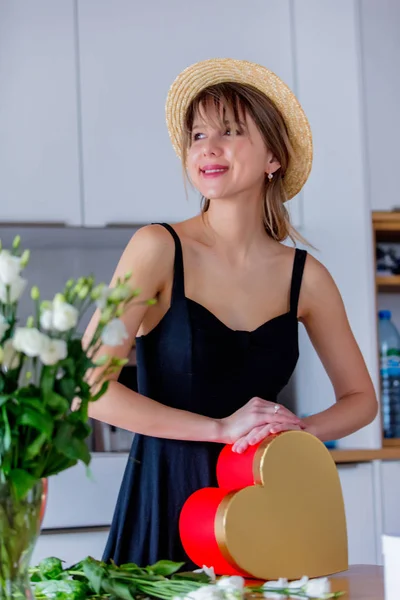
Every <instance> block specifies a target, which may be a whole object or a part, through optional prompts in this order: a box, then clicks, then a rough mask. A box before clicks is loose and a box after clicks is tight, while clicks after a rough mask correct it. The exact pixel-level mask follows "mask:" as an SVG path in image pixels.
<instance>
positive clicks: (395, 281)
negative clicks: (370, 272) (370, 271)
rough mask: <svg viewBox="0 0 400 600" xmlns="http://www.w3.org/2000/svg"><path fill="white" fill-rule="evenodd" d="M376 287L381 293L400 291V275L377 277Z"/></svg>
mask: <svg viewBox="0 0 400 600" xmlns="http://www.w3.org/2000/svg"><path fill="white" fill-rule="evenodd" d="M376 285H377V288H378V290H379V291H380V292H398V291H400V275H377V276H376Z"/></svg>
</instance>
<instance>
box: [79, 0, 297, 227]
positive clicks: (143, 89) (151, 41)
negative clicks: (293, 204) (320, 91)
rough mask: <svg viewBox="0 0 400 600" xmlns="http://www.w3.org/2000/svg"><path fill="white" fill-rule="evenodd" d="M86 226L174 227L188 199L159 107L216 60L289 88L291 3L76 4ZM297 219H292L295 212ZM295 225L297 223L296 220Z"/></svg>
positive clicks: (188, 208) (193, 201) (193, 209)
mask: <svg viewBox="0 0 400 600" xmlns="http://www.w3.org/2000/svg"><path fill="white" fill-rule="evenodd" d="M78 9H79V10H78V22H79V42H80V43H79V46H80V66H81V93H82V132H83V164H84V169H85V173H84V179H85V204H84V207H85V225H105V224H107V223H113V222H114V223H115V222H125V223H148V222H154V221H164V220H165V221H170V222H174V221H178V220H181V219H184V218H186V217H189V216H191V215H193V214H196V213H197V212H198V210H199V199H198V198H197V194H195V193H193V194H189V201H187V199H186V197H185V190H184V185H183V179H182V168H181V166H180V163H179V161H178V159H177V157H176V156H175V153H174V151H173V149H172V146H171V144H170V142H169V138H168V133H167V128H166V125H165V115H164V105H165V99H166V96H167V92H168V89H169V86H170V85H171V84H172V82H173V80H174V79H175V77H176V76H177V75H178V73H180V71H181V70H182V69H184V68H185V67H186V66H188V65H190V64H192V63H194V62H197V61H199V60H204V59H207V58H212V57H226V56H228V57H232V58H240V59H247V60H251V61H256V62H259V63H261V64H264V65H265V66H267V67H269V68H270V69H272V70H273V71H275V72H277V74H278V75H280V76H281V77H282V78H283V79H284V80H285V81H286V82H287V83H288V84H289V85H290V86H292V85H293V82H294V76H293V71H292V38H291V19H290V10H289V9H290V2H289V0H281V1H280V2H274V1H273V0H253V2H252V4H251V10H249V6H248V4H247V3H243V2H241V1H240V0H232V2H229V3H226V2H220V3H218V2H215V1H214V0H204V2H202V4H201V7H200V8H199V10H195V14H194V12H193V6H192V5H191V3H190V2H189V3H188V2H184V1H183V0H171V1H170V2H168V3H166V4H160V5H159V7H158V10H154V4H153V3H151V2H147V3H146V2H141V3H137V2H132V1H131V0H115V1H114V2H99V1H98V0H81V1H80V2H79V5H78ZM294 213H295V221H297V220H298V217H299V213H296V210H294ZM297 224H298V223H297Z"/></svg>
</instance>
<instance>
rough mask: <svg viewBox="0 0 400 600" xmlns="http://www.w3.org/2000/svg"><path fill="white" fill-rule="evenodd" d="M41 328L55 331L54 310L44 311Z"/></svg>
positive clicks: (45, 309)
mask: <svg viewBox="0 0 400 600" xmlns="http://www.w3.org/2000/svg"><path fill="white" fill-rule="evenodd" d="M40 326H41V328H42V329H46V330H47V331H50V330H51V329H53V310H52V309H51V308H44V309H42V311H41V313H40Z"/></svg>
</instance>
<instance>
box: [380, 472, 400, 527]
mask: <svg viewBox="0 0 400 600" xmlns="http://www.w3.org/2000/svg"><path fill="white" fill-rule="evenodd" d="M381 489H382V512H383V518H382V529H383V533H385V534H389V535H400V501H399V498H400V461H387V462H386V461H385V462H382V464H381Z"/></svg>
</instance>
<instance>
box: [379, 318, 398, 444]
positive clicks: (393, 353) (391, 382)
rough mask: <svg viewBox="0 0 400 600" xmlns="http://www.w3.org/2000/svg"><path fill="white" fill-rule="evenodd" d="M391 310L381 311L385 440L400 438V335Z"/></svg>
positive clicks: (381, 360)
mask: <svg viewBox="0 0 400 600" xmlns="http://www.w3.org/2000/svg"><path fill="white" fill-rule="evenodd" d="M391 319H392V314H391V312H390V310H381V311H379V350H380V363H381V364H380V370H381V407H382V418H383V432H384V437H385V438H400V335H399V332H398V331H397V329H396V327H395V326H394V324H393V322H392V320H391Z"/></svg>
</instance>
